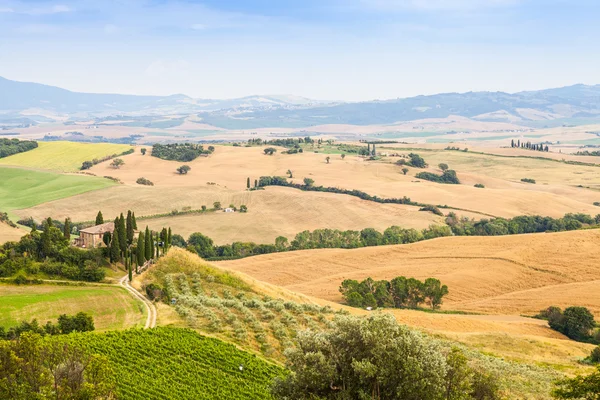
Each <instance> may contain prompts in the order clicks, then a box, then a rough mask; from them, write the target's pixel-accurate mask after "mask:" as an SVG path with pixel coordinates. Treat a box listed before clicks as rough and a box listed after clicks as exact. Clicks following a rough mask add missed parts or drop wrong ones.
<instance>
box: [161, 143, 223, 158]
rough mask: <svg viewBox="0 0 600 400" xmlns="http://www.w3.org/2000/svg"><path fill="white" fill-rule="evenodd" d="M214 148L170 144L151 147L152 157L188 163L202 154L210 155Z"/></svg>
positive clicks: (199, 145)
mask: <svg viewBox="0 0 600 400" xmlns="http://www.w3.org/2000/svg"><path fill="white" fill-rule="evenodd" d="M214 151H215V148H214V146H208V148H207V149H204V146H203V145H201V144H196V143H170V144H158V143H157V144H155V145H153V146H152V156H153V157H158V158H161V159H163V160H170V161H181V162H188V161H192V160H195V159H196V158H198V157H200V155H202V154H212V153H213V152H214Z"/></svg>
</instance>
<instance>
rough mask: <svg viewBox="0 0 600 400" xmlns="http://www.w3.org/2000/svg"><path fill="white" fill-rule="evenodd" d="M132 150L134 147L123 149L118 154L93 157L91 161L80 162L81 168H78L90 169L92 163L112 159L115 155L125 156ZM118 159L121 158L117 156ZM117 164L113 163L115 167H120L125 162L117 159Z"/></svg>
mask: <svg viewBox="0 0 600 400" xmlns="http://www.w3.org/2000/svg"><path fill="white" fill-rule="evenodd" d="M134 151H135V150H134V149H129V150H126V151H124V152H122V153H120V154H113V155H110V156H106V157H102V158H94V159H93V160H91V161H90V160H88V161H84V162H83V163H82V164H81V168H80V169H81V170H86V169H90V168H92V167H93V166H94V165H96V164H100V163H101V162H103V161H108V160H112V159H113V158H117V157H120V156H126V155H127V154H132V153H133V152H134ZM119 160H121V159H120V158H119ZM113 162H114V161H113ZM117 164H118V165H114V167H115V168H118V167H120V166H121V165H123V164H125V162H124V161H123V160H121V161H120V162H119V161H117ZM111 165H112V164H111Z"/></svg>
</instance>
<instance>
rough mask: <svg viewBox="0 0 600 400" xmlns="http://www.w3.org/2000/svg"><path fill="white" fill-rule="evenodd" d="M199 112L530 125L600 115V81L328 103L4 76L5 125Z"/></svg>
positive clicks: (358, 121) (227, 118)
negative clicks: (113, 89) (147, 92)
mask: <svg viewBox="0 0 600 400" xmlns="http://www.w3.org/2000/svg"><path fill="white" fill-rule="evenodd" d="M167 114H181V115H185V114H198V116H199V117H201V118H202V119H203V122H205V123H207V124H210V125H214V126H218V127H222V128H227V129H253V128H262V127H295V128H300V127H310V126H314V125H322V124H355V125H373V124H393V123H395V122H400V121H412V120H419V119H428V118H445V117H448V116H450V115H458V116H463V117H468V118H473V119H476V120H482V121H500V122H513V123H517V124H522V125H535V124H540V123H543V124H547V123H549V122H550V121H554V123H555V124H558V123H568V122H569V121H570V122H573V123H576V122H577V121H578V120H581V121H583V120H585V121H587V120H596V119H600V85H594V86H588V85H582V84H578V85H573V86H568V87H563V88H557V89H546V90H538V91H527V92H519V93H514V94H510V93H503V92H469V93H444V94H437V95H431V96H417V97H411V98H404V99H394V100H386V101H369V102H360V103H342V102H335V103H333V102H322V101H316V100H311V99H307V98H303V97H296V96H285V95H276V96H249V97H244V98H239V99H229V100H213V99H194V98H191V97H189V96H186V95H182V94H177V95H172V96H136V95H123V94H93V93H77V92H71V91H69V90H65V89H61V88H58V87H54V86H47V85H42V84H38V83H28V82H17V81H12V80H8V79H5V78H2V77H0V123H2V122H3V121H4V122H6V121H9V120H10V121H19V120H28V121H35V122H47V121H48V120H52V119H53V118H54V116H61V117H63V119H64V117H68V118H70V119H78V118H89V117H107V116H111V115H131V116H136V115H137V116H144V115H154V116H158V115H167Z"/></svg>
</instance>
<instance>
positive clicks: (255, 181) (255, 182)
mask: <svg viewBox="0 0 600 400" xmlns="http://www.w3.org/2000/svg"><path fill="white" fill-rule="evenodd" d="M254 187H255V188H257V187H258V179H255V180H254Z"/></svg>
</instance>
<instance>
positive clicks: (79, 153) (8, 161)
mask: <svg viewBox="0 0 600 400" xmlns="http://www.w3.org/2000/svg"><path fill="white" fill-rule="evenodd" d="M38 145H39V146H38V148H37V149H34V150H31V151H26V152H24V153H19V154H15V155H12V156H10V157H6V158H0V165H11V166H16V167H24V168H35V169H46V170H51V171H58V172H76V171H78V170H79V168H80V167H81V164H82V163H83V162H84V161H88V160H89V161H91V160H93V159H94V158H98V159H100V158H103V157H106V156H110V155H112V154H120V153H122V152H124V151H126V150H129V149H130V148H131V146H129V145H126V144H112V143H76V142H38Z"/></svg>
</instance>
